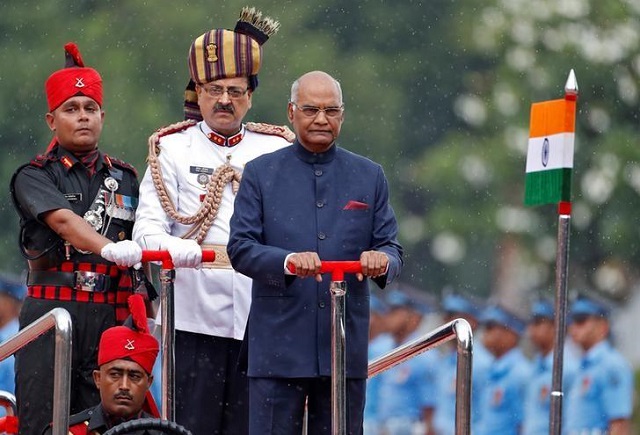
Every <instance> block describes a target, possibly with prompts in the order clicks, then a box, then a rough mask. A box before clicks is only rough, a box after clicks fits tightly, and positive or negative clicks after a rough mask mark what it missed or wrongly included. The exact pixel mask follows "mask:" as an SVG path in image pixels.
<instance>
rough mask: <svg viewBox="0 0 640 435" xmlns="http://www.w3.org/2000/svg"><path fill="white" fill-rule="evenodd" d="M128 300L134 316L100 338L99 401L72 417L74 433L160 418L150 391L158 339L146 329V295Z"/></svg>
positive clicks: (96, 375) (79, 434)
mask: <svg viewBox="0 0 640 435" xmlns="http://www.w3.org/2000/svg"><path fill="white" fill-rule="evenodd" d="M128 303H129V310H130V312H131V316H130V317H129V318H128V319H127V321H125V324H124V326H114V327H113V328H109V329H107V330H106V331H104V333H103V334H102V337H101V338H100V346H99V349H98V365H99V366H100V367H99V369H98V370H94V372H93V380H94V382H95V384H96V387H97V388H98V390H100V404H99V405H97V406H94V407H91V408H89V409H86V410H84V411H82V412H80V413H78V414H75V415H72V416H71V417H70V418H69V433H71V434H73V435H85V434H102V433H104V432H106V431H107V430H109V429H110V428H112V427H114V426H117V425H118V424H120V423H123V422H125V421H130V420H134V419H138V418H152V417H156V418H158V417H159V413H158V410H157V408H156V406H155V402H154V401H153V397H152V396H151V394H150V392H149V388H150V387H151V384H152V382H153V375H152V374H151V372H152V370H153V364H154V363H155V360H156V357H157V356H158V350H159V346H158V341H157V340H156V339H155V338H154V337H153V336H152V335H151V334H150V333H149V330H148V328H147V316H146V310H145V305H144V304H145V302H144V299H143V297H142V296H141V295H139V294H134V295H132V296H130V297H129V299H128ZM50 430H51V428H49V430H48V431H50Z"/></svg>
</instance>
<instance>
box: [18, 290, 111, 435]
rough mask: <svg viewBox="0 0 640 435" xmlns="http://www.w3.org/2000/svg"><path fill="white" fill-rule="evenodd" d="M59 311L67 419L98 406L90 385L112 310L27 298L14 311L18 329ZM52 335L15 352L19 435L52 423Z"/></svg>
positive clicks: (33, 432) (104, 306)
mask: <svg viewBox="0 0 640 435" xmlns="http://www.w3.org/2000/svg"><path fill="white" fill-rule="evenodd" d="M56 307H61V308H64V309H66V310H67V311H69V314H71V320H72V328H73V331H72V341H73V348H72V351H71V355H72V357H71V358H72V362H71V398H70V399H71V402H70V410H69V411H70V414H75V413H78V412H80V411H83V410H84V409H86V408H90V407H92V406H95V405H97V404H98V403H100V395H99V392H98V389H97V388H96V385H95V384H94V382H93V370H95V369H97V368H98V364H97V360H98V343H99V342H100V336H101V335H102V332H103V331H104V330H105V329H107V328H110V327H111V326H113V325H115V312H114V308H113V307H112V306H110V305H107V304H94V303H89V302H67V301H51V300H43V299H34V298H31V297H28V298H27V299H26V300H25V302H24V305H23V306H22V310H21V311H20V329H23V328H24V327H25V326H27V325H29V324H30V323H32V322H33V321H34V320H37V319H38V318H39V317H41V316H42V315H44V314H46V313H48V312H49V311H51V310H52V309H53V308H56ZM54 350H55V343H54V331H53V330H50V331H49V332H47V333H46V334H44V335H42V336H40V337H39V338H38V339H36V340H34V341H32V342H31V343H29V344H28V345H27V346H26V347H24V348H22V349H21V350H19V351H18V352H17V353H16V362H15V367H16V400H17V404H18V418H19V422H20V431H19V433H20V435H40V434H41V433H42V431H43V429H44V428H45V427H46V426H47V425H48V424H49V423H50V422H51V421H52V418H53V381H54V372H53V366H54Z"/></svg>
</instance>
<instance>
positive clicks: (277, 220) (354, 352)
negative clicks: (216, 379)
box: [228, 142, 402, 378]
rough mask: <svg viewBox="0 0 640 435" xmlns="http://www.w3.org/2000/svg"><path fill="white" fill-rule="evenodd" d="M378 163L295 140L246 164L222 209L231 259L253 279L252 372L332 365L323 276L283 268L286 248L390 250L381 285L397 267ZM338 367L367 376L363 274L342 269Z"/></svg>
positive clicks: (351, 256) (333, 253) (294, 373)
mask: <svg viewBox="0 0 640 435" xmlns="http://www.w3.org/2000/svg"><path fill="white" fill-rule="evenodd" d="M397 231H398V227H397V223H396V219H395V216H394V213H393V210H392V208H391V206H390V204H389V192H388V186H387V180H386V178H385V176H384V173H383V171H382V167H381V166H380V165H379V164H377V163H374V162H372V161H371V160H368V159H366V158H364V157H362V156H359V155H356V154H354V153H351V152H349V151H346V150H344V149H342V148H339V147H337V146H332V147H331V148H330V149H329V150H328V151H327V152H325V153H318V154H316V153H310V152H309V151H307V150H305V149H304V148H303V147H302V146H301V145H300V144H299V143H298V142H295V143H294V144H293V145H292V146H291V147H288V148H285V149H283V150H280V151H276V152H274V153H271V154H268V155H265V156H262V157H259V158H257V159H255V160H253V161H252V162H249V163H248V164H247V166H246V167H245V171H244V175H243V180H242V183H241V185H240V190H239V192H238V195H237V197H236V202H235V212H234V215H233V217H232V218H231V235H230V239H229V245H228V253H229V255H230V258H231V262H232V265H233V266H234V268H235V269H236V270H238V271H239V272H240V273H243V274H245V275H247V276H249V277H250V278H252V279H253V286H252V298H253V301H252V305H251V311H250V314H249V322H248V332H247V340H246V343H247V344H248V358H249V359H248V364H249V365H248V373H249V376H255V377H316V376H330V374H331V297H330V294H329V284H330V280H331V277H330V276H329V275H324V276H323V281H322V283H317V282H316V281H315V280H314V279H312V278H308V279H299V278H295V277H293V276H287V275H285V273H284V261H285V258H286V256H287V255H288V254H290V253H294V252H306V251H311V252H317V253H318V255H319V257H320V259H321V260H359V259H360V255H361V254H362V252H364V251H369V250H377V251H382V252H384V253H386V254H387V256H388V257H389V268H388V271H387V274H386V275H385V276H382V277H379V278H377V279H376V280H375V282H376V283H377V284H378V285H379V286H380V287H384V286H385V285H387V284H388V283H389V282H391V281H392V280H393V279H394V278H395V277H396V276H397V275H398V274H399V272H400V269H401V267H402V248H401V246H400V245H399V244H398V242H397ZM345 280H346V282H347V294H346V360H347V370H346V375H347V376H348V377H352V378H366V376H367V343H368V329H369V284H368V281H369V280H368V279H365V280H364V281H362V282H359V281H358V280H357V279H356V277H355V275H353V274H347V275H345Z"/></svg>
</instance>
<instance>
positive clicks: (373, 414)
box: [364, 334, 394, 435]
mask: <svg viewBox="0 0 640 435" xmlns="http://www.w3.org/2000/svg"><path fill="white" fill-rule="evenodd" d="M393 348H394V343H393V337H391V335H390V334H380V335H378V336H377V337H375V338H374V339H373V340H371V341H370V342H369V362H371V361H372V360H374V359H375V358H377V357H379V356H382V355H384V354H385V353H387V352H389V351H391V350H392V349H393ZM381 376H382V375H381V374H380V375H378V376H374V377H373V378H369V379H367V398H366V401H365V404H364V434H365V435H377V434H379V433H380V422H379V418H378V402H379V400H380V393H379V390H380V377H381Z"/></svg>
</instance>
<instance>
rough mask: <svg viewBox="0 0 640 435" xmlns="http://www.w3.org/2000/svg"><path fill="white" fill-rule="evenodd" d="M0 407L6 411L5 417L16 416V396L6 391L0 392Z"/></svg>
mask: <svg viewBox="0 0 640 435" xmlns="http://www.w3.org/2000/svg"><path fill="white" fill-rule="evenodd" d="M0 406H2V407H3V408H4V410H5V411H6V415H18V407H17V405H16V396H14V395H13V394H11V393H10V392H8V391H0Z"/></svg>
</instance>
